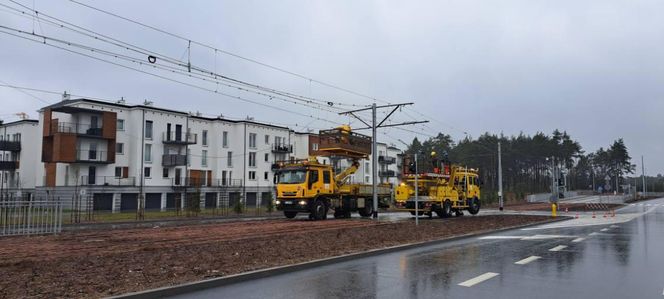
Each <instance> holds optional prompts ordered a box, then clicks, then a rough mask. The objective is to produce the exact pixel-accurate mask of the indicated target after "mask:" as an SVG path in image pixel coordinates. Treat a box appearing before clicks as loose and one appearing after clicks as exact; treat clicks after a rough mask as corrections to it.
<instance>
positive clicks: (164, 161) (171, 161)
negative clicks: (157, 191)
mask: <svg viewBox="0 0 664 299" xmlns="http://www.w3.org/2000/svg"><path fill="white" fill-rule="evenodd" d="M184 165H187V155H180V154H164V155H162V156H161V166H164V167H173V166H184Z"/></svg>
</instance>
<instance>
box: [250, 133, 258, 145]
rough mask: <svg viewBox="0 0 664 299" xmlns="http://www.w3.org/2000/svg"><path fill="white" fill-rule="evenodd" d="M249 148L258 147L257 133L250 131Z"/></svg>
mask: <svg viewBox="0 0 664 299" xmlns="http://www.w3.org/2000/svg"><path fill="white" fill-rule="evenodd" d="M249 148H256V133H249Z"/></svg>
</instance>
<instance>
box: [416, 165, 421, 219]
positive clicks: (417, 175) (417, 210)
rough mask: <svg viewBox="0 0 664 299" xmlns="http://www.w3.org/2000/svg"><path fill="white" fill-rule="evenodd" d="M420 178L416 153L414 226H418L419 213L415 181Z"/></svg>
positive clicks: (417, 187) (417, 190) (417, 186)
mask: <svg viewBox="0 0 664 299" xmlns="http://www.w3.org/2000/svg"><path fill="white" fill-rule="evenodd" d="M419 176H420V173H419V171H418V169H417V153H415V225H420V221H419V219H420V211H419V205H420V201H419V193H420V192H419V191H420V190H419V184H418V181H417V177H419Z"/></svg>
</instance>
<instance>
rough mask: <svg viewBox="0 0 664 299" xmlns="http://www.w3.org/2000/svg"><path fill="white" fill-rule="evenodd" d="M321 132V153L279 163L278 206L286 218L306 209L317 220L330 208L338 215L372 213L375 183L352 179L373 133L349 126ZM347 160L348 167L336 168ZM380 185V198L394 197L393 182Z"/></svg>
mask: <svg viewBox="0 0 664 299" xmlns="http://www.w3.org/2000/svg"><path fill="white" fill-rule="evenodd" d="M318 136H319V146H318V152H319V153H321V154H320V155H319V156H310V157H309V158H308V159H303V160H290V161H283V162H279V163H277V164H278V165H277V167H278V169H277V176H276V178H277V198H276V200H275V205H276V208H277V210H279V211H283V212H284V215H285V216H286V218H294V217H295V216H296V215H297V214H298V213H306V214H309V219H313V220H323V219H326V218H327V214H328V211H329V210H333V211H334V217H335V218H348V217H350V215H351V212H354V211H357V212H358V213H359V214H360V216H362V217H369V216H371V215H372V213H373V198H372V190H373V189H372V186H371V184H362V183H354V182H352V181H351V176H352V175H353V174H354V173H355V172H356V171H357V170H358V168H359V166H360V164H359V161H360V160H361V159H365V158H367V157H368V156H369V155H370V154H371V137H369V136H365V135H361V134H357V133H354V132H352V130H351V128H350V127H349V126H341V127H338V128H336V129H332V130H322V131H320V132H319V134H318ZM319 159H321V160H322V161H320V160H319ZM328 161H330V162H328ZM332 161H334V163H332ZM343 161H346V162H347V163H346V164H347V166H346V167H345V169H343V170H342V169H337V170H338V172H335V166H337V167H339V166H340V165H341V164H342V163H343ZM333 164H337V165H333ZM377 189H378V190H377V193H378V198H379V200H385V199H388V198H389V197H390V191H391V189H392V187H391V185H389V184H380V185H378V187H377Z"/></svg>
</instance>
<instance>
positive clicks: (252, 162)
mask: <svg viewBox="0 0 664 299" xmlns="http://www.w3.org/2000/svg"><path fill="white" fill-rule="evenodd" d="M249 167H256V153H255V152H250V153H249Z"/></svg>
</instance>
